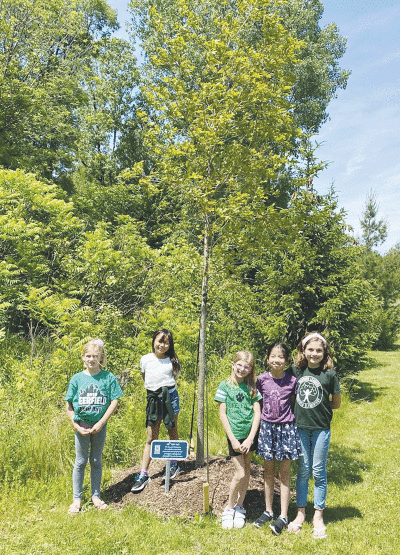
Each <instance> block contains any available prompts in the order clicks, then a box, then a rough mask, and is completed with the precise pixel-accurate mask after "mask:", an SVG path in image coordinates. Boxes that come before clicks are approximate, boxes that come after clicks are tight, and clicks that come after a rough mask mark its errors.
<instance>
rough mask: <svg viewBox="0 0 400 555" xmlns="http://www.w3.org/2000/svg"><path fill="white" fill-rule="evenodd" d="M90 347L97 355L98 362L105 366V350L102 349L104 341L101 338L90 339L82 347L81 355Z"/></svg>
mask: <svg viewBox="0 0 400 555" xmlns="http://www.w3.org/2000/svg"><path fill="white" fill-rule="evenodd" d="M90 347H92V348H93V349H95V350H96V351H97V352H98V354H99V355H100V356H99V364H100V366H105V365H106V363H107V355H106V352H105V350H104V343H103V341H102V340H101V339H91V340H90V341H88V342H87V343H86V344H85V345H84V346H83V347H82V353H81V356H83V355H84V354H85V353H87V352H88V350H89V349H90Z"/></svg>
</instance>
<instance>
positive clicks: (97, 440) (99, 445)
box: [72, 425, 107, 499]
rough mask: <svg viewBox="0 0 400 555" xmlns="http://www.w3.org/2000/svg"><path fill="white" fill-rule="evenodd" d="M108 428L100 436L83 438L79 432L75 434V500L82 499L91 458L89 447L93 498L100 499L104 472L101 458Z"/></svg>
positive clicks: (73, 483) (73, 475)
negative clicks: (84, 481) (86, 470)
mask: <svg viewBox="0 0 400 555" xmlns="http://www.w3.org/2000/svg"><path fill="white" fill-rule="evenodd" d="M106 428H107V425H106V426H104V427H103V428H102V429H101V430H100V432H99V433H98V434H90V435H88V436H81V435H80V434H78V432H75V464H74V469H73V471H72V488H73V497H74V499H80V498H81V496H82V490H83V478H84V475H85V467H86V463H87V462H88V458H89V446H90V481H91V485H92V497H100V486H101V476H102V472H103V466H102V461H101V457H102V455H103V449H104V443H105V441H106Z"/></svg>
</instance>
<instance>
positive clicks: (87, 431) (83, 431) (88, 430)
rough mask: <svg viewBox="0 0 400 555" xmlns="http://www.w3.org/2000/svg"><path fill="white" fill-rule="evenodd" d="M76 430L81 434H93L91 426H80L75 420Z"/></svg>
mask: <svg viewBox="0 0 400 555" xmlns="http://www.w3.org/2000/svg"><path fill="white" fill-rule="evenodd" d="M74 430H75V431H76V432H78V434H79V435H81V436H89V435H90V434H91V430H92V429H91V428H83V426H79V424H78V422H74Z"/></svg>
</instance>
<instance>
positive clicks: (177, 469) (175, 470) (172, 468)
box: [162, 463, 181, 480]
mask: <svg viewBox="0 0 400 555" xmlns="http://www.w3.org/2000/svg"><path fill="white" fill-rule="evenodd" d="M180 471H181V469H180V466H178V463H174V464H171V466H170V469H169V479H170V480H172V479H173V478H175V477H176V476H177V475H178V474H179V472H180ZM166 473H167V467H165V468H164V474H163V477H162V479H163V480H165V475H166Z"/></svg>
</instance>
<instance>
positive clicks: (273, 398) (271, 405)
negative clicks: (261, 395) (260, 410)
mask: <svg viewBox="0 0 400 555" xmlns="http://www.w3.org/2000/svg"><path fill="white" fill-rule="evenodd" d="M267 406H268V414H269V415H270V417H271V418H279V416H280V415H281V396H280V394H279V390H278V389H272V390H271V391H270V393H269V395H268V398H267Z"/></svg>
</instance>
